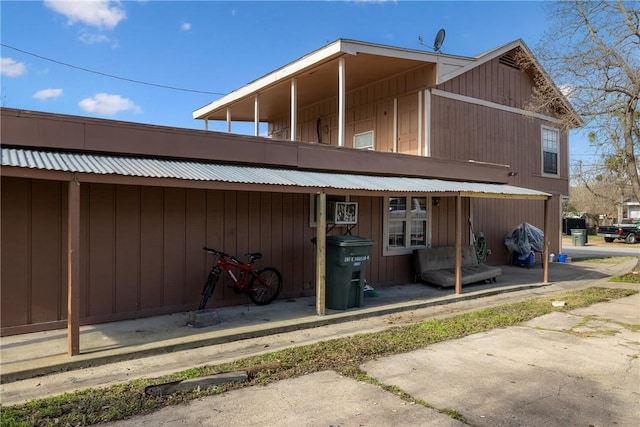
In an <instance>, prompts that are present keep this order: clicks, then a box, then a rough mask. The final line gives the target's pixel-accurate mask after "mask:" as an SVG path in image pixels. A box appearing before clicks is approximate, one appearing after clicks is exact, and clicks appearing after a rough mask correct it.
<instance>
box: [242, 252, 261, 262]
mask: <svg viewBox="0 0 640 427" xmlns="http://www.w3.org/2000/svg"><path fill="white" fill-rule="evenodd" d="M245 256H248V257H249V259H250V260H251V261H255V260H257V259H260V258H262V254H261V253H260V252H253V253H250V254H245Z"/></svg>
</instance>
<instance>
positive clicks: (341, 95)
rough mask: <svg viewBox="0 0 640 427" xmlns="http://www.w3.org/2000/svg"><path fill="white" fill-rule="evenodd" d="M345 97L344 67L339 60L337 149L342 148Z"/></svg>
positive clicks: (341, 59)
mask: <svg viewBox="0 0 640 427" xmlns="http://www.w3.org/2000/svg"><path fill="white" fill-rule="evenodd" d="M345 96H346V89H345V65H344V58H340V59H339V60H338V147H344V117H345Z"/></svg>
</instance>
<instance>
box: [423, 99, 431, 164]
mask: <svg viewBox="0 0 640 427" xmlns="http://www.w3.org/2000/svg"><path fill="white" fill-rule="evenodd" d="M424 155H425V157H431V91H430V90H429V89H426V90H425V91H424Z"/></svg>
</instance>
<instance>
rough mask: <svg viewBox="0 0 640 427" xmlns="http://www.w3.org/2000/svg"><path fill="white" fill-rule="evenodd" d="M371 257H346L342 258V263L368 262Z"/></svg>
mask: <svg viewBox="0 0 640 427" xmlns="http://www.w3.org/2000/svg"><path fill="white" fill-rule="evenodd" d="M370 258H371V257H370V256H369V255H360V256H346V257H344V261H342V262H357V263H361V262H362V261H369V259H370Z"/></svg>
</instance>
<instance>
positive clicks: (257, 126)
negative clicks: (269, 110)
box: [253, 94, 260, 136]
mask: <svg viewBox="0 0 640 427" xmlns="http://www.w3.org/2000/svg"><path fill="white" fill-rule="evenodd" d="M253 121H254V128H255V129H254V135H255V136H260V101H259V99H258V94H256V97H255V100H254V103H253Z"/></svg>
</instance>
